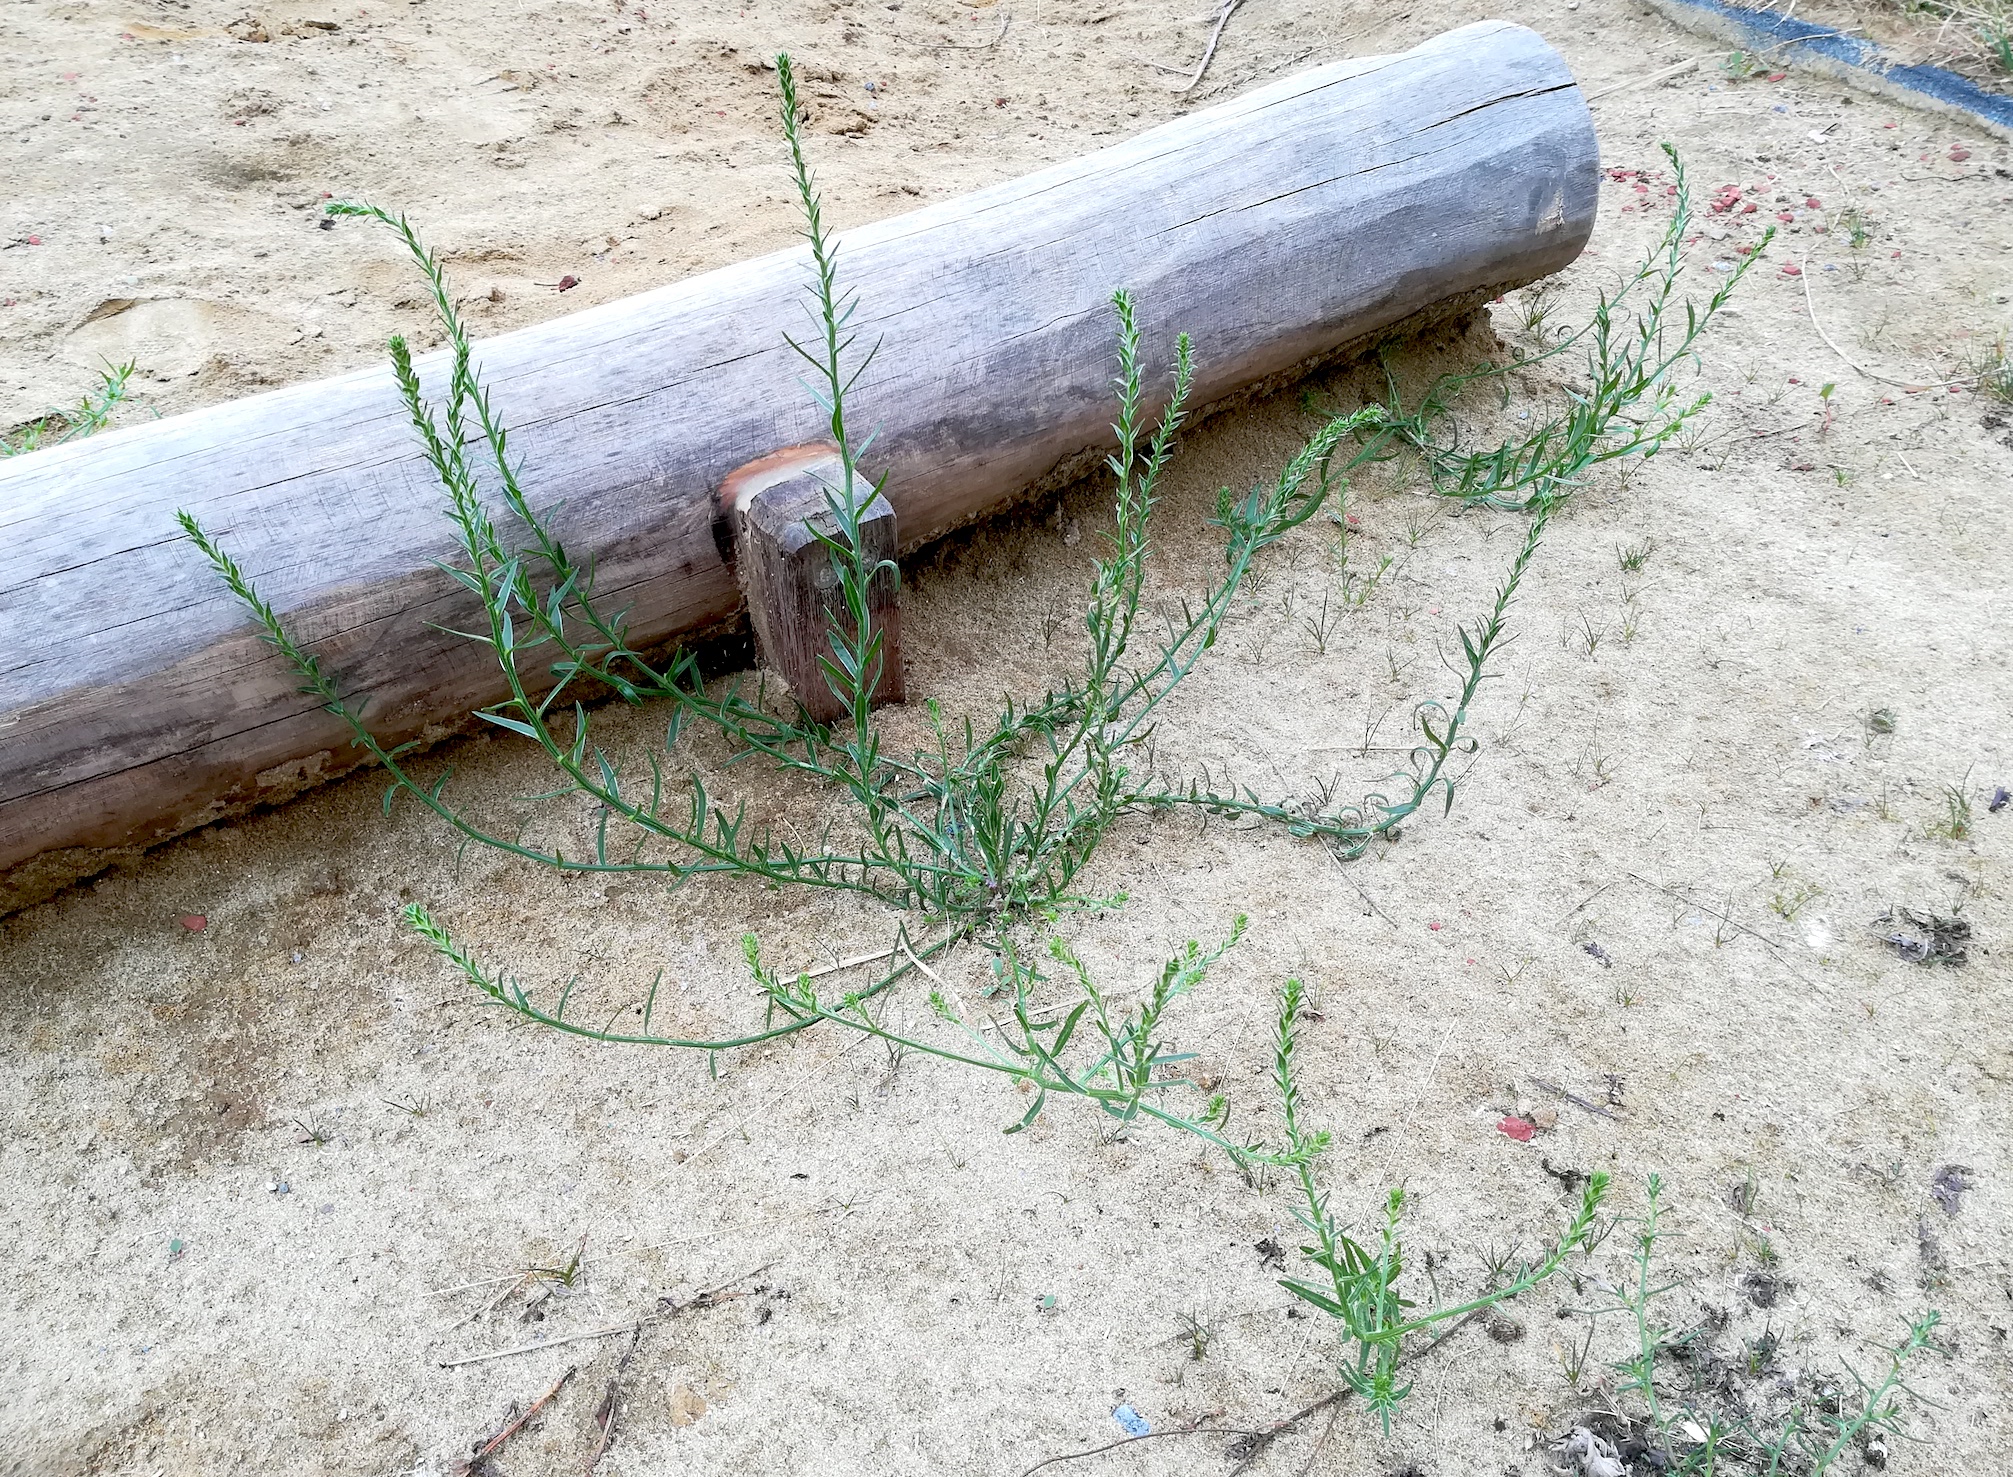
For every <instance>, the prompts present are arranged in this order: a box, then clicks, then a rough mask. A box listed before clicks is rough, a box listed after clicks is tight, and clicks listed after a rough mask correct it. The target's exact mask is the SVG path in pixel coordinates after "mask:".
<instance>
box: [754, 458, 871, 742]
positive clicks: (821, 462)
mask: <svg viewBox="0 0 2013 1477" xmlns="http://www.w3.org/2000/svg"><path fill="white" fill-rule="evenodd" d="M844 480H845V464H844V463H843V462H841V461H840V459H839V456H838V451H837V448H835V447H832V446H829V445H812V446H793V447H790V448H788V449H786V450H784V451H779V452H774V453H772V454H771V455H769V456H765V457H760V458H758V459H757V460H755V461H752V462H749V463H748V464H747V465H745V466H742V467H738V468H736V469H735V470H734V471H733V472H731V473H729V474H728V476H727V477H726V479H725V480H724V481H723V482H722V483H721V484H720V494H719V506H720V508H721V510H722V512H723V513H725V515H726V517H727V519H728V521H729V524H730V526H731V528H732V530H733V541H734V566H735V570H736V572H737V574H738V575H739V578H740V581H741V588H742V590H743V592H744V593H745V594H746V596H747V599H748V617H749V621H750V623H751V624H752V625H753V626H754V628H755V643H756V646H757V648H758V650H759V651H760V652H761V657H762V664H763V665H764V666H766V667H768V668H769V669H770V670H772V671H774V672H775V673H776V674H777V675H778V676H780V677H781V678H782V679H783V681H784V682H786V683H788V684H789V688H790V692H791V694H792V695H793V696H794V697H795V698H796V699H797V701H798V702H799V703H801V704H803V707H804V711H805V712H806V713H808V714H810V716H811V717H812V718H814V719H816V720H817V721H818V722H820V723H835V722H837V721H839V720H840V719H842V718H844V717H846V715H847V713H848V712H849V709H848V707H847V706H846V704H844V703H842V702H841V701H840V700H839V697H838V695H837V694H836V693H835V692H833V691H832V684H831V681H830V679H829V677H828V675H827V673H826V669H825V665H824V664H825V662H827V661H830V660H831V659H832V657H833V651H832V628H833V625H834V623H835V622H837V623H840V624H841V625H842V626H843V623H844V622H845V621H846V620H847V619H848V616H847V613H846V609H845V605H844V601H843V598H842V597H841V595H840V593H839V578H838V571H837V570H836V569H835V568H834V567H833V564H832V551H831V550H830V549H829V548H828V547H827V546H826V545H825V544H824V543H823V542H821V541H820V539H819V537H818V535H819V534H821V533H822V534H824V535H825V536H826V537H830V536H832V535H834V534H836V533H837V531H838V524H837V521H836V520H835V519H834V518H833V517H832V512H831V506H830V503H829V501H828V499H829V497H830V496H831V495H832V494H834V493H837V492H838V491H839V490H840V489H841V488H842V487H843V485H844ZM860 542H861V547H862V552H864V553H865V554H866V555H867V557H868V558H870V559H873V560H876V561H881V560H888V561H891V560H893V559H894V557H895V554H896V552H897V550H898V549H899V548H900V540H899V538H898V536H897V533H896V528H895V510H894V508H893V507H892V506H891V505H890V504H889V502H888V500H887V498H886V497H884V496H882V495H881V494H880V493H878V492H876V493H875V494H874V498H873V501H872V502H870V503H868V505H867V506H866V507H865V508H864V509H863V510H862V511H861V514H860ZM867 609H868V619H869V621H870V622H871V623H872V627H873V628H874V629H876V630H878V631H879V632H880V634H881V650H880V675H879V678H878V680H877V681H876V682H875V685H874V693H873V702H874V706H875V707H880V706H881V705H882V704H884V703H892V702H900V701H901V700H902V695H903V684H902V618H901V592H900V588H899V585H898V583H897V581H896V577H895V575H894V572H893V571H892V570H891V569H888V568H882V569H881V570H880V571H879V572H878V573H876V574H875V575H874V578H873V581H872V583H871V584H870V585H869V587H868V598H867Z"/></svg>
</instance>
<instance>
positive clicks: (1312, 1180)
mask: <svg viewBox="0 0 2013 1477" xmlns="http://www.w3.org/2000/svg"><path fill="white" fill-rule="evenodd" d="M1302 1003H1303V996H1302V989H1301V984H1300V981H1299V980H1297V979H1291V980H1288V981H1287V982H1286V987H1285V989H1284V990H1282V991H1281V992H1280V997H1279V1014H1278V1023H1277V1029H1276V1032H1275V1036H1274V1051H1273V1078H1272V1080H1273V1085H1274V1087H1275V1088H1276V1090H1277V1092H1278V1096H1279V1107H1280V1117H1281V1120H1282V1123H1283V1125H1284V1129H1285V1136H1286V1151H1285V1153H1284V1154H1282V1155H1279V1156H1277V1158H1275V1159H1274V1160H1273V1162H1275V1163H1281V1164H1284V1165H1286V1166H1288V1167H1290V1168H1291V1169H1292V1170H1293V1172H1294V1175H1295V1177H1296V1179H1297V1182H1298V1188H1299V1191H1300V1199H1301V1204H1300V1205H1297V1206H1295V1207H1294V1210H1293V1216H1294V1219H1295V1220H1297V1221H1298V1222H1299V1223H1300V1225H1301V1227H1302V1228H1303V1229H1304V1230H1305V1231H1306V1232H1307V1233H1308V1235H1309V1236H1310V1237H1312V1238H1313V1240H1312V1244H1311V1245H1307V1246H1303V1247H1302V1248H1301V1254H1302V1255H1304V1256H1305V1257H1306V1258H1307V1259H1308V1260H1309V1261H1311V1262H1312V1263H1313V1264H1314V1266H1315V1267H1316V1268H1317V1269H1319V1271H1320V1272H1321V1273H1322V1274H1323V1275H1322V1279H1321V1285H1319V1286H1316V1285H1314V1284H1313V1283H1311V1282H1306V1281H1301V1280H1299V1279H1297V1278H1284V1279H1281V1282H1280V1286H1282V1287H1284V1288H1285V1289H1286V1290H1287V1291H1288V1292H1290V1293H1292V1294H1293V1295H1294V1296H1295V1297H1297V1298H1299V1299H1300V1300H1301V1301H1302V1302H1305V1303H1307V1304H1309V1305H1311V1306H1313V1307H1315V1308H1318V1309H1320V1310H1321V1311H1322V1312H1323V1313H1326V1314H1327V1315H1328V1316H1329V1317H1330V1318H1332V1319H1334V1320H1335V1321H1336V1323H1337V1324H1338V1325H1339V1327H1340V1332H1341V1334H1342V1337H1343V1339H1344V1341H1345V1353H1344V1356H1343V1359H1342V1365H1341V1372H1342V1378H1343V1380H1344V1382H1345V1383H1346V1384H1347V1385H1348V1387H1349V1389H1350V1390H1351V1391H1352V1392H1353V1393H1354V1394H1356V1395H1357V1396H1358V1397H1359V1398H1361V1399H1362V1400H1363V1401H1364V1402H1365V1403H1367V1404H1368V1405H1369V1407H1370V1408H1371V1410H1373V1411H1374V1412H1376V1414H1377V1417H1378V1419H1379V1420H1380V1421H1381V1422H1382V1423H1383V1426H1384V1429H1385V1430H1386V1431H1389V1430H1390V1428H1391V1416H1392V1414H1393V1412H1394V1411H1396V1410H1397V1408H1398V1405H1399V1402H1400V1401H1402V1400H1403V1399H1404V1398H1405V1396H1406V1395H1407V1394H1408V1393H1409V1392H1410V1390H1411V1388H1412V1387H1411V1386H1410V1385H1409V1384H1406V1385H1400V1384H1399V1383H1398V1370H1399V1367H1400V1364H1401V1363H1402V1360H1403V1357H1404V1348H1403V1346H1404V1342H1405V1340H1406V1339H1407V1338H1410V1337H1411V1336H1413V1335H1414V1334H1423V1333H1427V1332H1429V1331H1430V1330H1432V1329H1434V1328H1436V1327H1438V1326H1439V1325H1441V1324H1444V1323H1447V1322H1448V1321H1449V1320H1451V1319H1457V1318H1466V1317H1469V1316H1472V1315H1474V1314H1478V1313H1483V1312H1486V1311H1488V1310H1489V1309H1491V1308H1495V1307H1498V1306H1500V1305H1501V1304H1503V1303H1505V1302H1508V1301H1510V1300H1511V1299H1512V1298H1516V1297H1520V1296H1522V1295H1523V1294H1524V1293H1526V1292H1529V1291H1530V1290H1531V1289H1532V1288H1534V1287H1536V1286H1538V1285H1539V1284H1540V1283H1542V1282H1544V1281H1545V1280H1546V1279H1548V1278H1549V1277H1551V1276H1552V1275H1553V1274H1554V1273H1556V1272H1557V1271H1558V1270H1559V1269H1560V1267H1562V1266H1564V1265H1565V1262H1566V1258H1567V1257H1568V1256H1570V1255H1571V1254H1572V1253H1574V1252H1575V1251H1580V1250H1584V1249H1586V1248H1587V1247H1588V1245H1589V1243H1590V1242H1591V1240H1592V1238H1593V1237H1594V1235H1595V1231H1596V1222H1597V1220H1598V1218H1599V1213H1600V1207H1601V1202H1602V1200H1603V1198H1604V1197H1605V1196H1606V1194H1607V1188H1608V1176H1607V1174H1606V1172H1605V1171H1599V1170H1597V1171H1595V1172H1594V1173H1593V1174H1592V1175H1591V1176H1589V1177H1588V1180H1587V1183H1586V1185H1585V1187H1584V1188H1583V1189H1582V1191H1581V1194H1580V1203H1579V1208H1578V1210H1577V1211H1576V1213H1575V1214H1574V1216H1573V1220H1572V1223H1571V1224H1570V1225H1569V1226H1568V1227H1567V1229H1566V1231H1565V1232H1564V1234H1562V1235H1561V1236H1560V1237H1559V1238H1558V1239H1557V1240H1556V1241H1554V1242H1552V1243H1551V1245H1550V1246H1549V1247H1548V1248H1546V1250H1545V1252H1544V1254H1543V1255H1542V1256H1541V1257H1539V1259H1538V1260H1537V1261H1535V1262H1520V1263H1519V1264H1518V1265H1517V1266H1516V1267H1515V1268H1514V1270H1512V1269H1509V1268H1507V1267H1498V1269H1497V1271H1498V1273H1499V1274H1500V1275H1497V1276H1492V1278H1491V1286H1490V1289H1489V1290H1488V1291H1487V1292H1485V1293H1483V1294H1482V1295H1481V1296H1480V1297H1476V1298H1471V1299H1469V1300H1468V1301H1466V1302H1463V1303H1458V1304H1454V1305H1451V1306H1444V1307H1436V1308H1432V1309H1430V1310H1428V1311H1427V1312H1424V1313H1418V1312H1414V1311H1413V1309H1414V1306H1415V1305H1414V1304H1413V1303H1412V1302H1411V1301H1410V1300H1409V1299H1407V1298H1406V1297H1404V1296H1403V1295H1402V1294H1401V1293H1400V1292H1399V1290H1398V1281H1399V1278H1400V1276H1401V1275H1402V1273H1403V1270H1404V1247H1403V1243H1402V1240H1401V1238H1400V1236H1399V1224H1400V1221H1401V1219H1402V1217H1403V1214H1404V1208H1405V1192H1404V1191H1403V1190H1400V1189H1393V1190H1391V1191H1390V1192H1389V1193H1388V1195H1386V1197H1385V1201H1384V1214H1383V1218H1382V1223H1381V1224H1380V1225H1379V1227H1378V1228H1377V1231H1376V1233H1375V1238H1374V1242H1373V1243H1372V1244H1369V1245H1366V1244H1365V1243H1364V1242H1363V1241H1358V1240H1356V1239H1355V1238H1353V1237H1351V1236H1349V1235H1348V1234H1347V1233H1346V1232H1345V1231H1344V1230H1343V1229H1342V1227H1341V1226H1340V1224H1339V1223H1338V1222H1337V1221H1336V1219H1335V1216H1334V1214H1333V1212H1332V1211H1331V1210H1330V1208H1329V1201H1328V1194H1327V1192H1326V1191H1325V1190H1323V1189H1322V1188H1321V1184H1320V1181H1319V1179H1318V1178H1317V1176H1316V1174H1315V1163H1316V1161H1317V1160H1318V1159H1319V1158H1320V1156H1321V1154H1322V1153H1323V1152H1324V1151H1325V1150H1326V1149H1327V1147H1328V1142H1329V1140H1328V1135H1327V1134H1326V1133H1325V1132H1319V1133H1316V1132H1309V1131H1308V1130H1307V1129H1305V1128H1303V1127H1302V1125H1301V1122H1300V1090H1299V1084H1298V1082H1297V1081H1296V1079H1295V1076H1294V1071H1295V1068H1294V1060H1293V1058H1294V1052H1295V1050H1296V1048H1297V1045H1298V1035H1299V1025H1298V1021H1299V1015H1300V1010H1301V1006H1302ZM1366 1239H1368V1238H1366ZM1505 1260H1507V1258H1505ZM1504 1278H1507V1280H1503V1279H1504Z"/></svg>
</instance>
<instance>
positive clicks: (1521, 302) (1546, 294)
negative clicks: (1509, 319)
mask: <svg viewBox="0 0 2013 1477" xmlns="http://www.w3.org/2000/svg"><path fill="white" fill-rule="evenodd" d="M1517 303H1518V314H1517V316H1518V318H1519V320H1520V321H1521V322H1522V323H1523V325H1524V331H1525V332H1526V333H1528V334H1530V336H1531V337H1532V338H1534V339H1536V340H1537V341H1538V342H1539V343H1543V342H1544V341H1545V320H1547V319H1548V318H1550V317H1551V316H1552V310H1553V309H1554V308H1555V307H1557V306H1558V288H1557V287H1556V286H1555V285H1554V284H1552V283H1550V282H1540V283H1538V284H1537V285H1536V286H1535V287H1527V288H1525V289H1524V290H1523V291H1522V292H1520V293H1518V294H1517Z"/></svg>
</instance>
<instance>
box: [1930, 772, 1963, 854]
mask: <svg viewBox="0 0 2013 1477" xmlns="http://www.w3.org/2000/svg"><path fill="white" fill-rule="evenodd" d="M1968 781H1969V776H1968V775H1967V776H1966V779H1965V780H1964V781H1960V782H1959V783H1957V784H1954V785H1945V786H1944V787H1943V815H1942V818H1941V819H1939V820H1938V821H1936V822H1935V823H1934V824H1933V825H1931V826H1930V828H1929V834H1930V835H1931V836H1934V837H1936V838H1937V839H1939V840H1942V841H1964V840H1968V839H1969V838H1970V835H1971V822H1972V817H1971V790H1970V785H1969V783H1968Z"/></svg>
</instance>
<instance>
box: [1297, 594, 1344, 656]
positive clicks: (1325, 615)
mask: <svg viewBox="0 0 2013 1477" xmlns="http://www.w3.org/2000/svg"><path fill="white" fill-rule="evenodd" d="M1332 594H1333V592H1332V591H1330V590H1323V591H1322V592H1321V608H1320V609H1319V610H1317V611H1311V612H1309V613H1308V614H1307V615H1304V616H1302V617H1301V618H1300V629H1301V630H1303V631H1305V632H1306V633H1307V642H1308V645H1310V646H1311V647H1313V649H1314V654H1315V655H1316V656H1326V655H1328V639H1329V638H1330V637H1331V636H1333V635H1334V634H1335V630H1336V627H1338V626H1340V625H1341V624H1342V609H1343V608H1342V606H1341V605H1340V604H1339V603H1338V604H1333V605H1331V604H1330V596H1331V595H1332Z"/></svg>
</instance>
